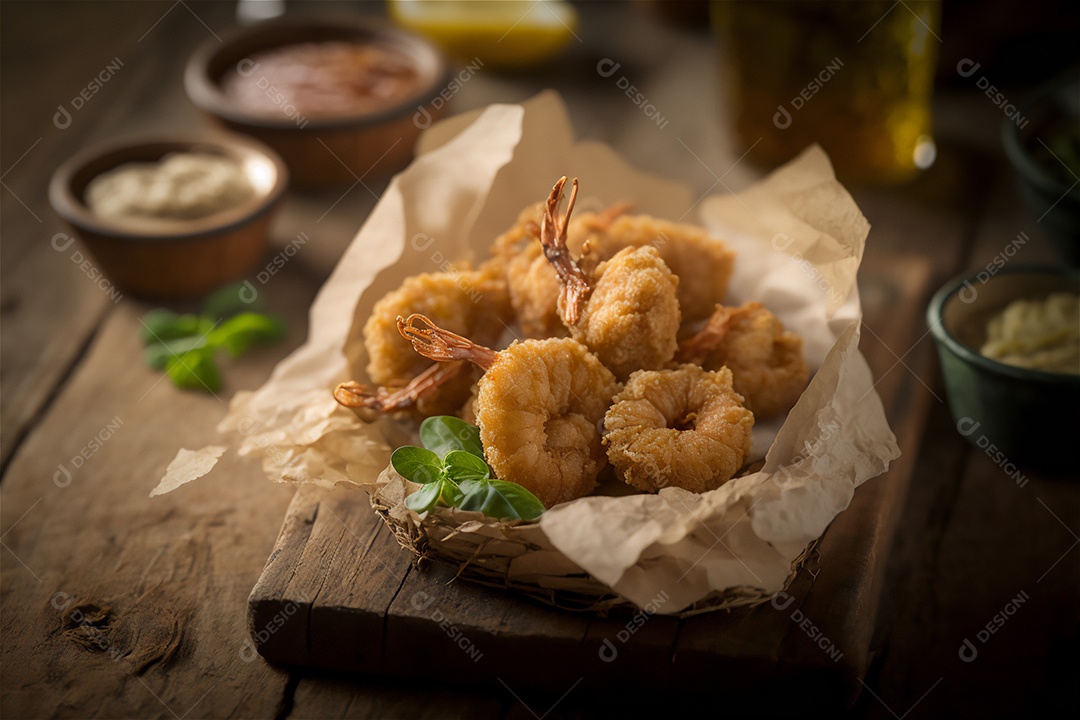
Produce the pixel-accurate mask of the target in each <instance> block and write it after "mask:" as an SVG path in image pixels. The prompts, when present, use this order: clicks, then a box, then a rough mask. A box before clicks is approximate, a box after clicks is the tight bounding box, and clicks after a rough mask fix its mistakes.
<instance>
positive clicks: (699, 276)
mask: <svg viewBox="0 0 1080 720" xmlns="http://www.w3.org/2000/svg"><path fill="white" fill-rule="evenodd" d="M590 243H591V244H592V246H593V247H594V250H595V252H596V253H597V254H598V255H599V257H600V258H601V259H607V258H610V257H613V256H614V255H615V254H616V253H617V252H619V251H620V250H622V249H623V248H627V247H645V246H650V245H651V246H653V247H655V248H656V249H657V250H658V251H659V253H660V259H661V260H663V261H664V264H665V265H667V266H668V268H669V269H670V270H671V272H673V273H674V274H675V276H676V277H678V278H679V293H678V297H679V307H680V308H681V310H682V316H683V322H693V321H695V320H702V319H704V318H707V317H709V315H710V314H711V313H712V311H713V308H715V307H716V304H717V303H719V302H721V301H722V300H723V299H724V295H726V294H727V288H728V282H729V281H730V280H731V272H732V268H733V266H734V262H735V253H733V252H732V251H731V250H728V249H727V247H726V246H725V245H724V244H723V243H722V242H721V241H719V240H717V239H715V238H712V237H710V236H709V234H708V233H706V232H705V231H704V230H702V229H701V228H699V227H694V226H693V225H683V224H680V223H673V222H668V221H666V220H659V219H657V218H654V217H651V216H649V215H626V216H622V217H619V218H616V219H614V220H613V221H612V222H611V224H610V225H609V226H608V227H607V229H606V230H605V231H604V232H602V233H596V234H594V235H593V236H592V237H591V238H590Z"/></svg>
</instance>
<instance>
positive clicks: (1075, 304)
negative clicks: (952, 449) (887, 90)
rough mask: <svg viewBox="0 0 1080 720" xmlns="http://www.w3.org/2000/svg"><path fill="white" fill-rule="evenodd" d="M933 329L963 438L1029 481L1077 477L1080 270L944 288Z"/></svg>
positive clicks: (934, 303)
mask: <svg viewBox="0 0 1080 720" xmlns="http://www.w3.org/2000/svg"><path fill="white" fill-rule="evenodd" d="M927 323H928V325H929V327H930V332H931V333H932V334H933V336H934V340H935V342H936V343H937V350H938V357H939V359H940V360H941V371H942V375H943V376H944V380H945V389H946V391H947V394H948V400H949V409H950V410H951V411H952V415H953V420H954V421H955V422H956V429H957V431H958V432H959V433H960V434H961V435H963V436H964V437H965V438H967V440H968V441H969V442H970V443H971V444H973V445H974V446H975V447H976V448H978V449H979V450H981V451H982V452H984V453H986V455H987V456H988V457H990V458H991V460H993V461H994V462H995V463H997V464H998V465H1000V466H1001V467H1002V469H1003V470H1004V471H1005V473H1006V474H1007V475H1009V476H1010V477H1014V478H1015V479H1016V480H1017V482H1022V479H1023V477H1025V476H1024V475H1023V473H1024V471H1025V470H1026V469H1027V468H1032V469H1036V470H1043V471H1050V472H1052V473H1056V472H1060V471H1068V472H1071V473H1072V474H1075V468H1076V459H1075V452H1076V438H1077V435H1076V432H1077V428H1078V427H1080V271H1077V270H1073V269H1069V268H1064V267H1021V266H1017V267H1006V268H1004V269H1000V270H996V272H994V273H990V272H989V271H987V270H985V269H984V270H982V271H980V272H978V273H976V274H974V275H972V276H970V277H961V278H957V279H955V280H953V281H952V282H950V283H948V284H947V285H946V286H945V287H943V288H942V289H941V290H939V291H938V293H937V294H936V295H935V296H934V298H933V300H931V302H930V307H929V309H928V312H927Z"/></svg>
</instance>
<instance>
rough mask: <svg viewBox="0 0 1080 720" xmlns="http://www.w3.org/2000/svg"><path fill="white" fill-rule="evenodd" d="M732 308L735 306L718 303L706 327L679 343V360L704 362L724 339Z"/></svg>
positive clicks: (699, 363) (695, 363)
mask: <svg viewBox="0 0 1080 720" xmlns="http://www.w3.org/2000/svg"><path fill="white" fill-rule="evenodd" d="M732 310H733V308H725V307H724V306H723V305H717V306H716V312H714V313H713V314H712V315H711V316H710V317H709V321H708V322H707V323H705V327H703V328H701V329H700V330H698V331H697V332H696V333H694V334H693V335H691V336H690V337H688V338H686V339H685V340H683V341H682V342H681V343H679V352H678V354H677V355H676V357H677V358H678V360H679V362H683V363H693V364H694V365H701V364H703V363H704V362H705V358H707V357H709V355H710V354H712V353H713V352H714V351H715V350H716V348H717V347H719V346H720V344H721V343H722V342H723V341H724V336H725V335H726V334H727V331H728V327H729V326H730V324H731V311H732Z"/></svg>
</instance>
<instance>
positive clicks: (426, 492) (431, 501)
mask: <svg viewBox="0 0 1080 720" xmlns="http://www.w3.org/2000/svg"><path fill="white" fill-rule="evenodd" d="M439 485H440V483H437V482H433V483H428V484H427V485H425V486H424V487H422V488H420V489H419V490H417V491H416V492H414V493H413V494H412V495H410V496H409V497H407V498H405V506H406V507H407V508H409V509H410V510H412V511H413V512H414V513H417V514H418V515H423V514H424V513H426V512H427V511H429V510H431V508H433V507H435V504H436V503H437V502H439V492H440V488H439Z"/></svg>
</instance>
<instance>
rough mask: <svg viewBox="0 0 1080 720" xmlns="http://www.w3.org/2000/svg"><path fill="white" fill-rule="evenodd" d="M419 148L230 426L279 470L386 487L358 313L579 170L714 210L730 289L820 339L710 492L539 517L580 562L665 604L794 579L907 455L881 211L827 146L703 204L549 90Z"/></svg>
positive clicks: (686, 206)
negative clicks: (868, 312)
mask: <svg viewBox="0 0 1080 720" xmlns="http://www.w3.org/2000/svg"><path fill="white" fill-rule="evenodd" d="M421 150H422V151H423V152H422V154H421V155H420V156H419V157H418V158H417V159H416V160H415V161H414V162H413V164H412V165H410V167H409V168H408V169H406V170H405V171H403V172H402V173H401V174H400V175H398V176H397V177H396V178H395V179H394V180H393V181H392V182H391V183H390V186H389V188H388V189H387V191H386V193H385V194H384V195H383V197H382V198H381V199H380V201H379V203H378V205H377V206H376V208H375V210H374V211H373V212H372V214H371V216H370V217H369V218H368V220H367V222H365V223H364V226H363V227H362V228H361V229H360V232H359V234H358V235H357V237H356V239H355V240H354V241H353V243H352V244H351V245H350V246H349V248H348V249H347V250H346V253H345V255H344V256H343V257H342V259H341V261H340V263H339V265H338V266H337V268H336V269H335V271H334V273H333V275H332V276H331V277H330V279H329V280H328V281H327V283H326V285H325V286H324V287H323V289H322V290H321V292H320V294H319V296H318V298H317V299H316V301H315V303H314V305H313V306H312V310H311V330H310V337H309V339H308V341H307V343H306V344H305V345H304V346H303V347H301V348H300V349H298V350H297V351H296V352H295V353H293V355H291V356H290V357H289V358H287V359H286V360H284V361H283V362H282V363H281V364H280V365H279V366H278V367H277V368H276V370H275V371H274V373H273V375H272V377H271V378H270V380H268V381H267V383H266V384H265V385H264V386H263V387H262V388H261V389H259V390H258V391H255V392H253V393H240V394H238V395H237V396H236V397H235V398H234V399H233V401H232V404H231V408H230V412H229V415H228V416H227V417H226V419H225V420H224V421H223V422H222V424H221V426H220V428H219V429H220V430H222V431H223V432H228V433H235V434H236V435H237V436H238V438H239V444H238V450H239V452H240V453H241V454H243V455H251V456H255V457H259V458H261V460H262V463H263V468H264V470H265V471H266V473H267V474H268V475H269V476H270V477H272V478H274V479H275V480H279V481H286V482H296V483H315V484H319V485H324V486H333V485H337V484H339V483H351V484H357V485H370V484H371V483H373V482H374V481H375V479H376V477H377V476H378V475H379V473H380V472H381V471H382V470H383V469H384V468H385V467H386V465H387V463H388V460H389V455H390V452H391V450H392V448H390V447H389V446H388V445H387V443H386V441H385V440H384V438H383V437H382V435H381V433H380V431H379V430H378V429H377V427H376V426H372V425H364V424H362V423H360V422H359V421H358V420H357V419H356V418H355V416H354V415H353V414H352V413H351V412H349V411H347V410H344V409H342V408H340V407H338V405H337V403H336V402H335V401H334V399H333V397H332V395H331V392H332V390H333V388H334V387H335V386H336V385H337V383H339V382H342V381H344V380H349V379H363V367H364V365H365V363H366V359H365V357H364V349H363V343H362V340H361V336H360V328H361V327H362V326H363V323H364V321H365V320H366V318H367V316H368V315H369V313H370V310H371V307H372V305H373V304H374V303H375V302H376V301H377V300H378V299H379V298H380V297H382V295H383V294H385V293H386V292H388V291H390V290H392V289H394V288H395V287H397V286H398V285H399V284H400V283H401V281H402V280H403V279H404V278H405V277H407V276H409V275H413V274H416V273H420V272H432V271H436V270H438V269H439V268H440V266H441V265H442V264H443V263H444V262H447V261H454V260H460V259H472V260H480V259H483V258H484V257H486V252H487V248H488V246H489V245H490V244H491V242H492V240H493V239H494V238H495V237H496V236H497V235H498V234H499V233H500V232H502V231H503V230H505V229H506V228H507V227H509V226H510V225H511V224H512V223H513V221H514V220H515V218H516V217H517V215H518V213H519V212H520V210H521V209H522V208H523V207H525V206H526V205H529V204H531V203H535V202H537V201H539V200H540V199H543V198H545V197H546V196H547V194H548V192H549V191H550V188H551V185H552V183H553V182H554V181H555V180H556V179H557V178H558V177H560V176H561V175H569V176H571V177H573V176H577V177H579V178H580V180H581V186H582V195H581V197H580V198H579V208H582V209H599V208H602V207H605V206H607V205H608V204H610V203H612V202H616V201H620V200H629V201H631V202H633V203H634V205H635V211H636V212H642V213H649V214H652V215H655V216H658V217H661V218H666V219H671V220H680V221H683V222H698V223H701V224H702V225H704V226H705V227H706V228H707V229H709V230H710V232H712V234H714V235H715V236H716V237H718V238H721V239H723V240H724V241H725V242H727V243H728V244H729V245H730V246H731V247H732V248H733V249H734V250H735V251H736V252H737V260H736V266H735V277H734V279H733V282H732V285H731V290H730V293H729V297H728V298H727V301H726V302H727V304H737V303H740V302H743V301H745V300H758V301H761V302H763V303H765V305H766V306H767V307H769V308H770V309H771V310H772V311H773V312H775V313H776V314H777V315H778V316H779V317H780V319H781V320H782V321H783V322H784V323H785V325H786V326H788V327H789V328H792V329H794V330H796V331H797V332H799V333H800V334H801V335H803V337H804V339H805V353H806V357H807V361H808V363H809V365H810V367H811V370H812V371H814V370H816V373H815V374H814V376H813V379H812V381H811V383H810V385H809V387H808V388H807V390H806V391H805V393H804V394H803V396H802V398H801V399H800V401H799V402H798V404H797V405H796V406H795V408H794V409H793V410H792V411H791V412H790V413H789V415H788V417H787V419H786V421H784V422H783V424H782V427H779V423H776V424H773V425H771V426H762V429H761V430H759V431H758V432H756V433H755V438H754V442H755V449H756V450H758V451H759V452H763V451H764V450H765V449H768V454H767V456H766V461H765V466H764V468H763V469H762V470H761V471H760V472H757V473H755V474H753V475H749V476H745V477H741V478H737V479H735V480H733V481H731V482H729V483H728V484H726V485H724V486H723V487H721V488H719V489H718V490H715V491H712V492H709V493H705V494H701V495H695V494H693V493H689V492H686V491H683V490H680V489H677V488H666V489H664V490H662V491H661V492H660V493H659V494H657V495H631V496H626V497H599V496H597V497H588V498H583V499H580V500H577V501H575V502H572V503H567V504H564V505H559V506H556V507H555V508H553V509H551V510H549V511H548V512H546V513H545V514H544V515H543V516H542V518H541V521H540V528H541V529H542V530H543V532H544V533H545V534H546V535H547V537H548V539H549V540H550V542H551V544H552V545H553V546H554V547H555V548H556V549H557V550H559V551H561V552H562V553H563V554H564V555H565V556H566V557H567V558H569V559H570V560H571V561H573V562H574V563H576V564H577V565H579V566H580V567H581V568H583V569H585V570H587V571H588V572H589V573H590V574H591V575H593V576H594V577H595V578H597V579H598V580H600V581H601V582H603V583H606V584H607V585H609V586H610V587H611V588H613V589H614V590H615V591H616V592H618V593H619V594H621V595H622V596H623V597H625V598H627V599H629V600H630V601H632V602H633V603H635V604H636V605H638V606H639V607H646V606H649V607H650V608H651V609H654V610H655V611H656V612H659V613H661V614H670V613H676V612H679V611H680V610H682V609H683V608H686V607H687V606H689V605H691V604H692V603H694V602H695V601H697V600H699V599H701V598H703V597H705V596H706V595H709V594H710V593H713V592H714V591H717V590H721V589H725V588H732V587H752V588H757V589H760V590H762V591H764V592H773V591H775V590H779V589H780V588H781V587H782V586H783V583H784V580H785V578H787V576H788V575H789V573H790V571H791V565H792V562H793V561H794V560H795V559H796V558H797V557H798V555H799V554H800V553H801V552H802V551H803V549H804V548H805V547H806V545H807V544H808V543H809V542H811V541H812V540H814V539H815V538H817V537H818V536H820V535H821V533H822V532H823V531H824V530H825V528H826V526H827V525H828V524H829V522H830V521H831V520H832V519H833V518H834V517H835V516H836V514H837V513H839V512H840V511H842V510H843V509H844V508H846V507H847V505H848V503H849V502H850V500H851V497H852V494H853V493H854V490H855V488H856V487H857V486H858V485H859V484H860V483H862V482H864V481H866V480H867V479H869V478H871V477H874V476H876V475H878V474H880V473H881V472H883V471H884V470H885V469H886V468H887V467H888V465H889V462H890V461H891V460H893V459H894V458H896V457H897V456H898V455H899V450H898V448H897V445H896V441H895V437H894V436H893V434H892V432H891V431H890V429H889V427H888V424H887V422H886V420H885V416H884V411H883V409H882V406H881V401H880V399H879V397H878V395H877V393H876V392H875V391H874V387H873V379H872V377H871V374H870V371H869V368H868V367H867V365H866V362H865V360H864V358H863V357H862V355H861V354H860V353H859V351H858V339H859V324H860V319H861V312H860V308H859V299H858V294H857V287H856V284H855V274H856V271H857V269H858V265H859V261H860V260H861V257H862V252H863V246H864V242H865V239H866V235H867V233H868V231H869V225H868V224H867V222H866V220H865V218H864V217H863V216H862V214H861V213H860V212H859V210H858V208H857V207H856V206H855V203H854V201H853V200H852V199H851V197H850V196H849V195H848V193H847V192H846V191H845V190H844V189H843V188H842V187H841V186H840V185H839V183H837V182H836V180H835V178H834V176H833V172H832V168H831V165H830V163H829V161H828V158H827V157H826V156H825V154H824V153H823V152H822V151H821V150H820V149H818V148H816V147H814V148H810V149H808V150H807V151H806V152H804V153H803V154H802V155H801V156H800V157H799V158H797V159H795V160H794V161H792V162H791V163H790V164H788V165H787V166H785V167H783V168H781V169H779V170H777V171H776V172H774V173H773V174H772V175H770V176H769V177H768V178H766V179H765V180H764V181H762V182H761V183H759V184H757V185H755V186H753V187H751V188H749V189H748V190H746V191H744V192H741V193H739V194H736V195H726V196H723V195H717V196H712V197H709V198H707V199H705V200H704V201H702V202H701V203H699V204H697V205H695V204H694V196H693V195H692V193H691V192H690V190H689V188H688V187H686V186H684V185H682V184H679V183H676V182H671V181H668V180H662V179H659V178H655V177H651V176H649V175H647V174H645V173H642V172H640V171H638V170H635V169H634V168H632V167H630V166H629V165H627V164H626V163H625V161H623V160H622V159H621V158H619V157H618V156H617V155H616V154H615V153H614V152H613V151H612V150H611V149H610V148H608V147H607V146H605V145H602V144H599V143H595V142H588V141H576V140H575V139H574V138H573V134H572V129H571V125H570V122H569V119H568V117H567V114H566V110H565V107H564V106H563V105H562V102H561V101H560V100H559V99H558V97H557V96H556V95H555V94H554V93H550V92H549V93H544V94H541V95H539V96H537V97H536V98H534V99H532V100H530V101H528V102H526V103H524V104H523V105H495V106H491V107H489V108H487V109H485V110H483V111H478V112H475V113H471V114H469V115H466V116H458V117H455V118H451V119H450V120H448V121H446V122H444V123H441V124H439V125H436V126H434V127H432V128H431V129H430V130H429V131H428V132H427V134H426V135H425V137H424V138H423V140H422V142H421ZM658 597H659V598H661V599H662V601H661V602H659V603H657V598H658Z"/></svg>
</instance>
